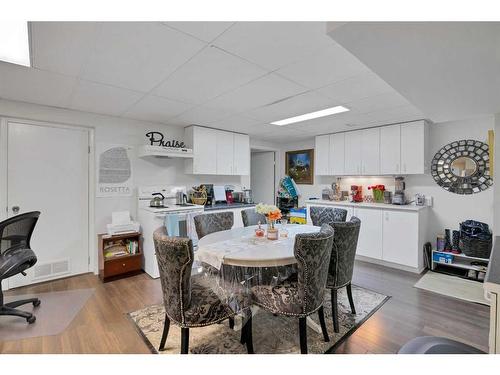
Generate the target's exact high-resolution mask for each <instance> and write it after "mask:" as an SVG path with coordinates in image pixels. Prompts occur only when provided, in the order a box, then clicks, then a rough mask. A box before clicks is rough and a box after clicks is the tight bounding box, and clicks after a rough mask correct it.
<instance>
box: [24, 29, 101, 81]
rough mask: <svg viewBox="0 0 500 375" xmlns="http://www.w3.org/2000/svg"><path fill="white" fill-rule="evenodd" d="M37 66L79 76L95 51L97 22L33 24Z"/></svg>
mask: <svg viewBox="0 0 500 375" xmlns="http://www.w3.org/2000/svg"><path fill="white" fill-rule="evenodd" d="M30 24H31V40H32V53H33V66H34V67H35V68H38V69H44V70H50V71H51V72H56V73H61V74H67V75H70V76H75V77H76V76H78V75H79V74H80V72H81V70H82V67H83V65H84V63H85V62H86V61H87V59H88V58H89V55H90V53H91V52H92V50H93V48H94V43H95V40H96V36H97V31H98V29H99V26H98V25H99V24H98V23H95V22H31V23H30Z"/></svg>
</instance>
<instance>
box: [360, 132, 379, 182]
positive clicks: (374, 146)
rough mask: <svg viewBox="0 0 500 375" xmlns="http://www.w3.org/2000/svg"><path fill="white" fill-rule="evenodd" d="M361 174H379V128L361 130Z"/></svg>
mask: <svg viewBox="0 0 500 375" xmlns="http://www.w3.org/2000/svg"><path fill="white" fill-rule="evenodd" d="M361 167H362V170H361V174H363V175H373V176H376V175H379V174H380V128H372V129H365V130H362V131H361Z"/></svg>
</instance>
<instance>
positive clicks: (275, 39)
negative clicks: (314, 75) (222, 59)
mask: <svg viewBox="0 0 500 375" xmlns="http://www.w3.org/2000/svg"><path fill="white" fill-rule="evenodd" d="M213 43H214V44H215V45H216V46H218V47H221V48H224V49H225V50H227V51H229V52H232V53H235V54H236V55H238V56H241V57H243V58H245V59H247V60H248V61H252V62H254V63H256V64H259V65H260V66H262V67H264V68H267V69H269V70H275V69H278V68H281V67H283V66H285V65H288V64H290V63H292V62H295V61H297V60H300V59H302V58H304V57H305V56H308V55H310V54H312V53H314V52H315V51H317V50H319V49H321V48H324V47H326V46H329V45H331V44H334V42H333V40H332V39H331V38H330V37H328V36H327V35H326V23H325V22H237V23H236V24H234V25H233V26H232V27H231V28H230V29H229V30H228V31H227V32H225V33H224V34H222V35H221V36H220V37H218V38H217V39H215V41H214V42H213Z"/></svg>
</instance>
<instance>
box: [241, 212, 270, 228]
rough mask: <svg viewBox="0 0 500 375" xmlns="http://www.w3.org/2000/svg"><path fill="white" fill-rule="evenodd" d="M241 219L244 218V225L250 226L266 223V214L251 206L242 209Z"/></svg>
mask: <svg viewBox="0 0 500 375" xmlns="http://www.w3.org/2000/svg"><path fill="white" fill-rule="evenodd" d="M241 219H242V220H243V225H244V226H245V227H249V226H251V225H257V224H259V221H260V223H261V224H265V223H266V216H265V215H262V214H259V213H258V212H255V208H249V209H246V210H241Z"/></svg>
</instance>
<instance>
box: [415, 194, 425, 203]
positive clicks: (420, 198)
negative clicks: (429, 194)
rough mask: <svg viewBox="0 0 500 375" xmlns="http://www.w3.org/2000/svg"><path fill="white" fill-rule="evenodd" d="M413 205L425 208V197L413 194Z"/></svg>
mask: <svg viewBox="0 0 500 375" xmlns="http://www.w3.org/2000/svg"><path fill="white" fill-rule="evenodd" d="M415 205H416V206H425V195H423V194H415Z"/></svg>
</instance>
